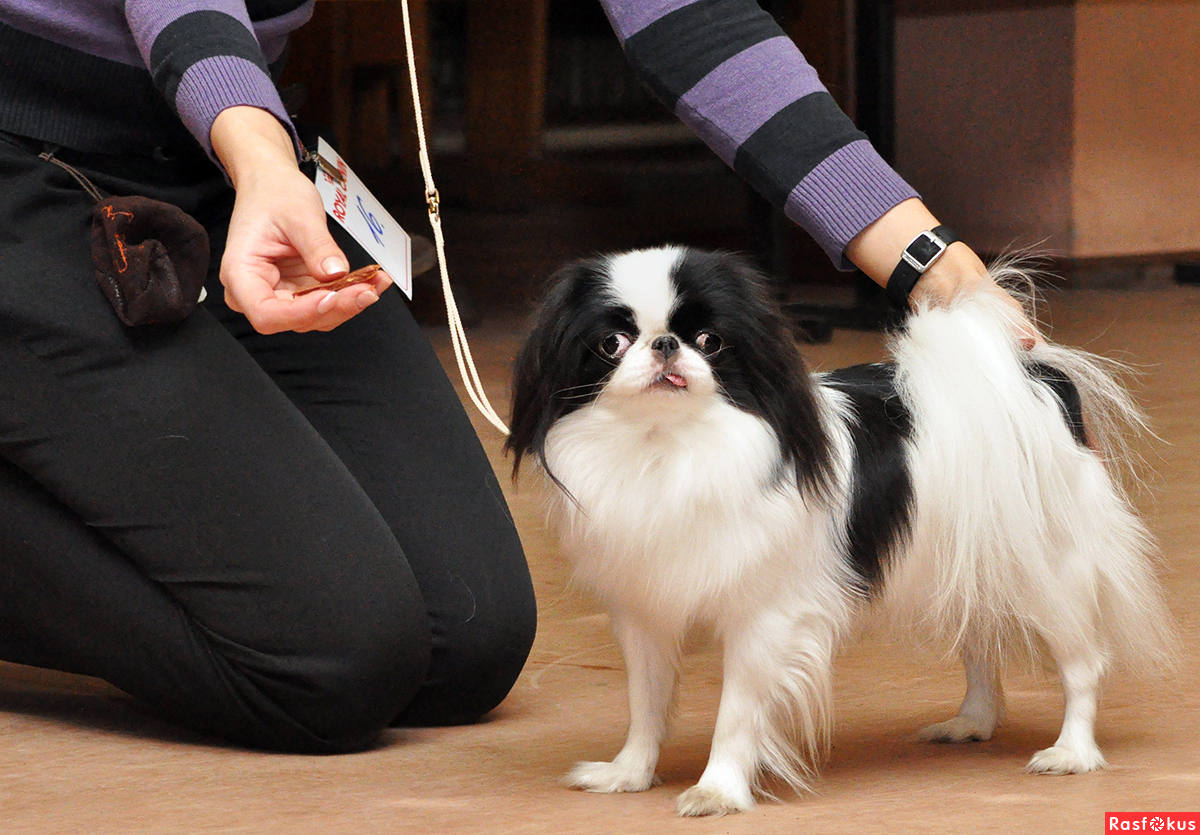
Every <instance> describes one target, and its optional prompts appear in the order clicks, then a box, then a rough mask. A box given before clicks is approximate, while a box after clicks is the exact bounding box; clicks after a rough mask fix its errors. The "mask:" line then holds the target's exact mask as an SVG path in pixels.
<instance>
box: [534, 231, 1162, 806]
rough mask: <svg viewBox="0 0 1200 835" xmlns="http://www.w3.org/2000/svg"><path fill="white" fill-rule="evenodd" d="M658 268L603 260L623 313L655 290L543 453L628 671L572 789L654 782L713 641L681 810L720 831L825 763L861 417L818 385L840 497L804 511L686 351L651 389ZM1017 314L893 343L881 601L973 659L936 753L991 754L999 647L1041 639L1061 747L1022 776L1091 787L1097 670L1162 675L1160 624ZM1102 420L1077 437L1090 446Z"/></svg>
mask: <svg viewBox="0 0 1200 835" xmlns="http://www.w3.org/2000/svg"><path fill="white" fill-rule="evenodd" d="M656 252H657V253H658V254H657V255H655V256H652V257H651V256H646V255H644V254H642V255H638V256H637V258H636V263H635V262H634V261H633V260H631V258H630V256H618V257H617V258H615V259H614V260H613V261H612V262H611V263H610V270H611V272H612V273H613V275H614V276H615V278H614V281H613V292H614V293H615V294H617V295H620V294H621V292H622V287H623V286H626V287H631V286H638V283H642V284H644V283H646V282H653V283H655V284H656V285H657V286H656V287H655V288H649V289H647V288H643V289H641V290H640V291H638V293H639V296H638V298H637V299H635V300H634V301H635V302H636V304H631V306H633V308H634V310H635V313H636V315H637V318H638V324H639V329H640V331H641V332H640V335H639V337H638V339H637V341H636V342H635V344H634V345H633V346H632V347H631V348H630V351H629V354H627V355H626V357H625V358H624V359H623V360H622V362H621V366H620V367H619V368H618V369H617V370H616V371H615V373H614V375H613V378H612V379H611V380H610V381H609V383H608V384H607V385H606V388H605V390H604V392H603V393H602V394H601V395H600V396H599V397H598V398H597V399H596V400H595V401H594V402H593V403H591V404H590V405H588V406H586V407H584V408H581V409H579V410H577V411H575V412H572V413H570V414H569V415H567V416H566V417H565V418H563V419H561V420H560V421H559V422H558V423H557V424H556V425H555V426H554V427H553V428H552V430H551V431H550V434H549V436H548V438H547V444H546V460H547V463H548V465H549V467H550V469H551V471H553V472H554V474H555V475H556V476H557V478H558V479H559V480H560V481H561V482H562V484H563V485H565V486H566V487H567V489H568V490H569V491H570V493H571V496H572V497H573V499H570V498H568V497H566V496H564V495H563V494H562V493H560V492H558V491H555V494H554V496H555V498H554V499H552V515H553V517H554V519H555V520H556V522H557V523H558V527H559V530H560V533H561V536H562V539H563V544H564V549H565V551H566V553H567V554H568V555H569V556H570V558H571V559H572V562H573V565H574V574H575V579H576V580H577V581H578V582H579V583H580V584H581V585H582V586H584V587H585V588H587V589H588V590H590V591H591V592H592V593H594V594H595V595H596V596H597V597H598V598H599V599H600V600H601V601H602V602H603V603H604V605H605V606H606V607H607V608H608V610H609V612H610V614H611V619H612V626H613V631H614V633H615V635H616V637H617V639H618V642H619V644H620V646H621V649H622V652H623V654H624V656H625V659H626V666H627V670H628V675H629V702H630V713H631V718H630V728H629V735H628V738H627V741H626V744H625V746H624V748H623V749H622V750H621V752H620V753H619V754H618V755H617V756H616V757H615V758H614V759H613V760H612V761H611V762H592V763H580V764H579V765H578V766H576V768H575V769H574V770H573V771H572V772H571V773H570V774H569V775H568V776H567V778H566V781H567V782H568V783H569V784H570V785H573V786H577V787H581V788H586V789H590V790H593V791H608V792H612V791H641V790H644V789H647V788H649V786H650V785H651V784H652V782H653V780H654V768H655V765H656V763H657V759H658V753H659V747H660V745H661V743H662V741H663V739H664V738H665V736H666V733H667V718H668V714H669V708H670V704H671V700H672V695H673V693H674V690H675V686H676V681H677V677H678V668H679V658H680V653H681V646H682V643H683V640H684V638H685V636H686V635H687V634H688V632H689V630H691V629H692V627H693V626H696V625H697V624H700V623H704V624H707V625H710V626H711V627H712V629H713V630H714V632H715V634H716V636H717V637H718V638H719V639H720V640H721V641H722V642H723V645H724V683H723V689H722V695H721V704H720V708H719V712H718V716H717V723H716V728H715V732H714V737H713V746H712V752H711V756H710V759H709V762H708V765H707V767H706V768H705V770H704V772H703V774H702V775H701V777H700V779H699V781H698V783H697V785H696V786H694V787H692V788H691V789H689V790H688V791H686V792H684V793H683V794H682V795H681V796H680V798H679V800H678V803H677V808H678V811H679V813H680V814H684V815H703V814H724V813H726V812H733V811H738V810H743V809H749V808H750V807H751V806H753V804H754V795H755V793H756V791H758V792H761V788H760V777H761V776H762V775H763V774H765V773H772V774H774V775H776V776H778V777H779V778H782V780H783V781H785V782H786V783H787V784H789V785H791V786H792V787H794V788H796V789H803V788H807V787H808V786H809V785H810V783H811V780H812V778H813V776H814V775H815V769H816V766H817V764H818V763H819V762H820V760H821V758H822V757H823V756H824V754H825V752H826V751H827V748H828V744H829V735H830V728H831V721H832V705H831V692H832V681H831V667H832V661H833V656H834V653H835V651H836V648H837V646H838V644H839V642H840V641H841V639H842V638H843V636H844V635H845V633H846V631H847V627H848V626H849V624H850V622H851V620H852V617H853V615H854V614H855V612H856V611H857V610H858V609H859V608H860V606H861V600H860V599H859V597H858V596H857V595H856V593H855V592H854V584H853V578H852V577H851V576H850V573H849V569H848V568H847V560H846V559H845V558H844V556H843V552H844V549H845V542H844V541H843V530H844V523H845V519H846V514H847V512H848V511H847V506H848V501H847V493H848V484H849V477H850V459H851V445H850V440H849V431H848V422H849V421H851V420H853V415H852V414H851V413H850V411H849V406H848V403H847V402H846V400H845V398H844V397H843V396H842V395H840V394H839V393H837V392H836V391H835V390H833V389H832V388H829V387H826V386H823V385H822V386H819V387H818V396H819V398H820V402H821V407H822V410H823V413H824V416H825V422H826V425H827V427H828V430H829V433H830V436H831V439H832V443H833V448H834V457H835V474H834V478H833V481H834V484H833V488H832V491H831V494H832V496H831V497H826V496H817V495H802V494H801V493H800V492H799V491H798V490H797V488H796V487H795V486H794V484H795V483H794V481H790V480H788V479H784V480H783V482H782V483H780V481H779V480H778V479H777V478H776V476H777V466H778V461H779V450H778V445H777V442H776V439H775V437H774V435H773V433H772V432H771V431H770V429H769V428H768V426H767V425H766V424H765V422H763V421H762V420H760V419H759V418H757V417H755V416H753V415H750V414H747V413H745V412H742V411H740V410H739V409H737V408H735V407H734V406H732V405H731V404H729V403H728V402H727V401H725V400H724V399H723V398H722V397H720V396H719V394H718V392H717V386H716V383H715V382H714V381H713V380H712V378H711V374H708V371H707V364H706V363H704V362H703V360H702V359H701V358H699V355H696V356H694V357H683V358H681V361H683V362H686V363H688V364H687V365H686V367H687V369H688V373H687V376H688V380H689V390H690V393H689V394H687V395H673V394H670V393H666V394H656V395H653V396H650V397H647V395H645V394H644V393H641V392H642V389H644V387H645V383H646V376H647V375H648V374H650V373H652V370H653V369H652V368H651V366H652V362H651V360H650V359H649V358H648V357H649V352H650V349H649V343H650V342H651V341H652V340H653V339H654V338H655V337H656V336H658V335H660V334H661V331H662V330H663V329H664V328H665V324H664V323H665V322H666V321H667V313H668V311H667V310H663V309H658V308H659V307H661V306H662V305H663V304H666V305H669V304H671V303H672V300H671V296H670V292H669V281H668V279H667V274H668V270H669V268H670V265H671V263H673V259H674V257H676V256H677V255H678V253H677V252H675V253H674V254H672V251H669V250H658V251H656ZM647 265H651V266H653V267H655V269H651V270H647V269H645V268H646V267H647ZM630 275H635V277H636V281H632V280H630ZM1007 316H1008V314H1007V313H1006V312H1005V310H1004V308H1003V306H1001V305H998V304H995V303H993V302H990V301H988V300H985V299H979V298H972V299H963V300H960V301H958V302H956V303H954V304H953V305H952V306H951V307H949V308H939V309H929V310H922V311H920V312H919V313H918V314H916V315H915V316H913V317H911V318H910V320H909V324H908V328H907V330H906V332H905V333H904V334H902V335H901V336H899V337H897V338H896V339H895V340H894V341H893V343H892V346H891V347H892V353H893V355H894V358H895V360H896V362H897V364H898V372H897V379H898V382H899V388H900V390H901V393H902V396H903V399H904V402H905V404H906V406H907V407H908V409H909V410H910V411H911V413H912V415H913V418H914V424H915V435H914V437H913V438H912V440H911V443H910V444H909V448H908V450H907V453H908V462H909V467H910V470H911V473H912V478H913V487H914V502H915V513H914V516H913V525H912V530H911V538H910V540H909V541H908V542H907V543H905V547H903V548H902V549H900V553H897V554H894V555H892V556H891V559H890V560H889V561H888V565H889V566H890V568H889V569H888V571H887V572H886V577H885V583H884V589H883V594H882V597H881V602H882V604H883V605H884V606H885V607H886V609H887V610H888V611H889V613H890V614H891V615H892V616H893V617H894V618H896V619H897V621H898V622H909V623H914V624H917V625H919V626H920V629H918V630H916V631H915V634H928V635H932V636H936V637H938V638H940V639H942V640H943V641H944V642H945V644H946V646H947V647H950V648H952V650H955V651H958V652H960V653H961V654H962V655H963V657H964V660H965V662H966V665H967V676H968V693H967V696H966V698H965V699H964V703H963V706H962V708H961V709H960V712H959V714H958V716H956V717H954V718H953V719H951V720H949V721H947V722H942V723H938V724H937V725H932V726H930V727H929V728H927V729H925V730H924V731H923V732H922V735H923V736H924V737H925V738H927V739H937V740H948V741H963V740H966V739H986V738H988V737H989V736H990V735H991V733H992V731H993V729H994V727H995V725H996V724H997V722H998V721H999V718H1000V712H1001V710H1002V705H1003V700H1002V695H1001V692H1000V689H999V669H1000V664H1001V661H1002V658H1003V655H1004V652H1005V650H1006V648H1008V647H1009V646H1011V645H1012V644H1014V643H1016V644H1018V645H1025V646H1028V647H1036V646H1037V645H1038V644H1040V643H1044V644H1045V645H1046V647H1047V648H1048V649H1049V651H1050V654H1051V655H1052V656H1053V658H1054V660H1055V662H1056V663H1057V665H1058V668H1059V671H1060V675H1061V678H1062V682H1063V686H1064V692H1065V694H1066V700H1067V703H1066V711H1065V717H1064V724H1063V729H1062V733H1061V735H1060V736H1059V739H1058V740H1057V742H1056V743H1055V745H1054V746H1053V747H1051V748H1049V749H1046V750H1044V751H1041V752H1039V753H1038V754H1036V755H1035V756H1034V758H1033V759H1032V760H1031V761H1030V764H1029V769H1030V770H1032V771H1039V772H1055V773H1067V772H1081V771H1089V770H1092V769H1095V768H1099V767H1102V766H1103V765H1104V760H1103V757H1102V756H1101V754H1100V751H1099V749H1098V748H1097V747H1096V745H1095V741H1094V739H1093V736H1092V726H1093V723H1094V717H1095V711H1096V699H1097V693H1098V684H1099V678H1100V676H1101V674H1102V673H1103V671H1104V670H1105V669H1106V668H1107V667H1108V666H1109V663H1110V661H1111V660H1113V659H1114V658H1118V657H1119V658H1123V659H1125V660H1129V661H1133V662H1141V663H1149V664H1155V663H1159V662H1164V661H1165V660H1166V659H1168V658H1169V656H1170V654H1171V646H1172V632H1171V627H1170V623H1171V621H1170V617H1169V615H1168V614H1167V612H1166V609H1165V606H1164V604H1163V602H1162V600H1161V596H1160V593H1159V590H1158V586H1157V584H1156V581H1155V579H1154V575H1153V570H1152V561H1151V553H1152V547H1151V542H1150V538H1149V536H1148V535H1147V533H1146V531H1145V529H1144V527H1143V526H1142V524H1141V523H1140V521H1139V520H1138V518H1137V517H1136V515H1135V514H1134V512H1133V510H1132V509H1131V507H1130V505H1129V503H1128V501H1127V500H1126V498H1125V497H1124V495H1123V493H1122V492H1121V490H1120V487H1119V486H1118V485H1117V484H1116V483H1115V482H1114V480H1113V479H1112V478H1110V476H1109V474H1108V473H1107V472H1106V469H1105V465H1104V463H1103V462H1102V461H1101V459H1100V458H1099V457H1098V456H1097V455H1096V454H1095V453H1093V452H1092V451H1091V450H1088V449H1085V448H1082V447H1080V446H1079V445H1078V444H1077V443H1076V442H1075V441H1074V439H1073V438H1072V437H1071V434H1070V432H1069V430H1068V428H1067V427H1066V426H1065V425H1064V422H1063V419H1062V416H1061V412H1060V410H1059V406H1058V404H1057V403H1056V402H1055V401H1054V399H1053V397H1052V396H1051V395H1050V394H1049V392H1048V391H1043V390H1041V389H1039V388H1035V387H1031V386H1030V385H1029V384H1028V382H1027V380H1026V377H1025V374H1024V372H1023V370H1022V368H1021V364H1020V360H1021V354H1020V351H1021V349H1020V348H1019V347H1018V346H1017V345H1016V343H1015V340H1014V338H1013V336H1012V328H1011V326H1010V323H1009V322H1008V320H1007ZM683 350H684V351H685V352H686V351H687V350H689V349H687V348H686V347H685V348H684V349H683ZM1033 359H1035V360H1038V361H1042V362H1045V363H1046V364H1048V365H1052V366H1054V367H1056V368H1059V369H1062V370H1063V371H1066V372H1067V373H1068V375H1069V376H1070V377H1071V379H1072V380H1073V381H1074V382H1075V383H1076V385H1077V386H1079V387H1080V388H1081V390H1082V395H1083V399H1084V404H1085V409H1087V410H1088V417H1089V418H1090V417H1091V416H1092V414H1093V413H1094V412H1101V411H1102V412H1103V413H1104V414H1105V415H1107V416H1108V417H1109V418H1119V419H1123V420H1124V421H1126V422H1131V423H1133V424H1135V425H1136V424H1138V423H1140V417H1139V416H1138V415H1137V412H1136V410H1135V409H1134V408H1133V405H1132V403H1131V401H1130V400H1129V399H1128V397H1127V396H1126V395H1125V394H1124V392H1123V390H1122V389H1121V388H1120V386H1119V385H1117V384H1116V383H1115V382H1114V381H1113V380H1112V378H1111V376H1110V375H1109V374H1108V372H1107V370H1106V368H1105V366H1104V364H1103V363H1102V362H1101V361H1099V360H1097V359H1094V358H1092V357H1090V356H1089V355H1087V354H1085V353H1083V352H1080V351H1073V350H1070V349H1066V348H1063V347H1061V346H1056V345H1053V344H1050V343H1044V344H1042V345H1040V346H1039V347H1037V348H1036V349H1035V351H1034V352H1033ZM706 374H708V376H707V377H706V376H705V375H706ZM818 379H819V378H818ZM1102 407H1103V408H1102ZM1113 425H1114V421H1112V420H1108V421H1107V422H1099V423H1095V424H1093V423H1092V422H1091V421H1089V431H1090V432H1093V433H1096V432H1099V433H1101V434H1103V433H1104V432H1107V431H1108V430H1109V429H1110V428H1111V427H1112V426H1113ZM1095 441H1096V444H1097V446H1098V447H1099V448H1101V449H1107V448H1111V447H1112V444H1111V443H1110V439H1109V438H1107V437H1097V438H1095Z"/></svg>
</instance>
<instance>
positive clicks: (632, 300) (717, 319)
mask: <svg viewBox="0 0 1200 835" xmlns="http://www.w3.org/2000/svg"><path fill="white" fill-rule="evenodd" d="M811 386H812V383H811V380H810V377H809V375H808V374H807V373H805V371H804V367H803V363H802V361H801V359H800V356H799V353H798V352H797V350H796V347H795V344H794V343H793V341H792V339H791V335H790V332H789V330H788V328H787V326H786V324H785V322H784V320H783V317H782V316H781V314H780V312H779V308H778V305H776V304H775V302H774V300H773V299H772V297H771V295H770V293H769V292H768V290H767V288H766V286H765V282H764V281H763V279H762V277H761V275H760V274H759V273H758V272H757V271H756V270H754V269H753V268H752V267H751V266H750V265H749V264H748V263H747V262H746V261H745V260H743V259H741V258H739V257H737V256H735V255H731V254H729V253H722V252H702V251H698V250H693V249H687V248H682V247H663V248H658V249H646V250H636V251H633V252H626V253H621V254H618V255H607V256H601V257H597V258H592V259H588V260H584V261H577V262H575V263H572V264H570V265H568V266H566V267H564V268H563V269H561V270H560V271H559V272H558V273H556V274H555V276H554V277H553V278H552V279H551V286H550V289H549V292H548V294H547V297H546V299H545V302H544V303H543V305H542V308H541V310H540V312H539V314H538V316H537V319H536V321H535V324H534V327H533V330H532V332H531V333H530V335H529V338H528V340H527V341H526V343H525V345H524V347H523V348H522V350H521V352H520V354H519V356H518V358H517V363H516V371H515V377H514V385H513V413H512V422H511V427H512V435H511V436H510V437H509V439H508V442H507V444H506V449H507V450H511V451H512V452H513V453H514V464H513V472H514V474H515V473H516V472H517V470H518V469H519V467H520V464H521V460H522V458H523V457H524V456H525V455H527V454H532V455H534V456H535V457H536V458H537V459H538V460H539V461H541V463H542V464H543V465H545V463H546V462H545V443H546V436H547V434H548V433H549V432H550V430H551V428H552V427H553V426H554V424H555V423H556V422H557V421H559V420H560V419H562V418H564V417H565V416H567V415H569V414H571V413H573V412H575V411H577V410H580V409H589V408H597V407H602V408H604V409H605V410H608V411H609V412H611V413H613V414H616V415H619V416H620V418H621V419H622V420H625V421H636V422H639V423H641V424H645V425H647V426H652V425H656V424H657V425H662V424H664V423H671V422H679V421H687V420H694V419H696V417H697V416H698V415H699V414H701V413H703V412H705V411H706V410H709V409H710V408H711V407H712V406H714V405H716V404H728V405H731V406H733V407H734V408H736V409H738V410H741V411H743V412H747V413H750V414H753V415H755V416H757V417H759V418H761V419H762V420H763V421H764V422H765V423H766V424H767V426H768V427H769V428H770V429H771V431H772V432H773V433H774V435H775V437H776V438H777V439H778V442H779V447H780V449H779V453H780V457H781V461H782V463H784V464H786V465H791V466H793V467H794V469H795V472H796V475H797V478H798V479H799V480H800V481H802V482H809V481H810V480H813V479H815V480H820V478H821V477H822V475H823V474H824V472H825V470H826V469H827V466H828V464H827V460H826V459H827V453H826V448H827V445H826V444H825V442H824V435H823V432H822V430H821V423H820V421H819V419H818V415H817V407H816V402H815V399H814V397H813V394H812V388H811ZM551 475H552V474H551Z"/></svg>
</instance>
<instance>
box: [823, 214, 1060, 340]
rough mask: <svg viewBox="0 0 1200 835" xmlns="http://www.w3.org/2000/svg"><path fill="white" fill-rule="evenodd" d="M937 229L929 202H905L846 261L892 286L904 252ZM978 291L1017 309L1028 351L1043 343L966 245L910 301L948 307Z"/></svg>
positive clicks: (949, 253) (934, 269) (951, 252)
mask: <svg viewBox="0 0 1200 835" xmlns="http://www.w3.org/2000/svg"><path fill="white" fill-rule="evenodd" d="M937 225H938V221H937V219H936V218H935V217H934V216H933V215H932V214H931V213H930V211H929V210H928V209H927V208H925V204H924V203H922V202H921V201H920V200H917V199H916V198H913V199H911V200H905V201H904V202H903V203H900V204H899V205H897V206H895V207H893V208H892V209H891V210H890V211H888V212H886V213H885V214H884V215H883V216H882V217H880V218H879V219H878V220H876V221H875V222H874V223H872V224H871V225H870V226H868V227H867V228H866V229H864V230H863V231H862V232H860V233H858V235H856V236H855V237H854V238H853V239H852V240H851V241H850V243H849V244H848V245H847V246H846V257H847V258H849V259H850V260H851V261H852V262H854V264H855V266H857V267H858V268H859V269H860V270H862V271H863V272H864V273H866V274H867V275H868V276H870V277H871V279H872V280H873V281H874V282H875V283H876V284H878V285H880V286H881V287H884V286H887V282H888V279H889V278H890V277H891V274H892V270H893V269H895V267H896V264H897V263H899V261H900V253H902V252H903V251H904V248H905V247H906V246H908V244H909V242H911V241H912V239H913V238H915V237H916V236H917V235H919V234H920V233H922V232H925V231H928V230H930V229H933V228H934V227H935V226H937ZM974 293H991V294H993V295H995V296H996V297H997V298H1000V299H1002V300H1003V301H1004V303H1005V304H1007V305H1009V306H1010V307H1011V309H1012V310H1013V312H1014V313H1015V314H1017V317H1018V318H1017V321H1018V322H1019V323H1020V324H1019V329H1018V336H1019V338H1020V339H1021V342H1022V344H1023V345H1024V346H1025V347H1026V348H1032V347H1033V346H1034V345H1035V344H1036V343H1037V342H1038V341H1039V340H1040V339H1041V335H1040V334H1039V333H1038V331H1037V328H1036V327H1034V325H1033V323H1032V322H1031V321H1029V318H1028V317H1027V316H1026V315H1025V311H1024V309H1023V308H1022V307H1021V304H1020V302H1018V301H1017V300H1016V299H1015V298H1013V297H1012V296H1011V295H1010V294H1009V293H1008V292H1007V291H1005V290H1004V288H1003V287H1001V286H1000V285H998V284H996V282H995V281H994V280H993V279H992V277H991V276H990V275H988V271H987V267H985V266H984V264H983V261H981V260H980V259H979V256H978V255H976V254H975V251H974V250H972V249H971V248H970V247H969V246H967V245H966V244H964V243H962V242H958V243H953V244H951V245H950V246H949V247H948V248H947V249H946V251H945V253H943V254H942V257H941V258H939V259H938V260H937V261H936V262H934V264H933V266H931V267H930V268H929V269H928V270H926V271H925V274H924V275H922V276H921V277H920V279H918V281H917V283H916V285H915V286H914V287H913V289H912V293H911V295H910V297H909V300H910V303H911V304H913V305H916V304H918V303H921V302H930V303H932V304H947V303H949V302H950V300H951V299H954V298H955V297H957V296H961V295H971V294H974Z"/></svg>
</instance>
